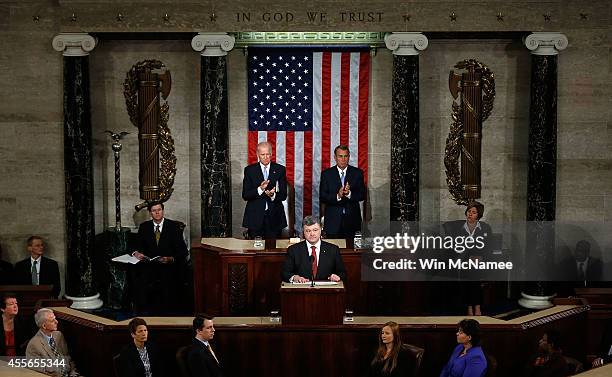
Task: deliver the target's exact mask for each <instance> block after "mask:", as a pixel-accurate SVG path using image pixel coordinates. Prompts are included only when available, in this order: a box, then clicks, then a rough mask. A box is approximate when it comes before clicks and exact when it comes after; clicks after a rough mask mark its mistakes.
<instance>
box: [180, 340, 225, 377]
mask: <svg viewBox="0 0 612 377" xmlns="http://www.w3.org/2000/svg"><path fill="white" fill-rule="evenodd" d="M215 355H216V356H217V359H219V355H218V354H217V353H215ZM220 362H221V360H220V359H219V363H220ZM219 363H217V360H215V357H214V356H213V355H212V353H211V352H210V351H209V350H208V348H206V345H205V344H204V343H202V342H201V341H199V340H198V339H196V338H194V339H193V342H192V344H191V349H190V350H189V355H188V356H187V365H189V371H190V373H191V376H192V377H223V369H222V368H221V365H220V364H219Z"/></svg>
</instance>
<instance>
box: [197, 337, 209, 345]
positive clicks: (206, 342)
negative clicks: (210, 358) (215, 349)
mask: <svg viewBox="0 0 612 377" xmlns="http://www.w3.org/2000/svg"><path fill="white" fill-rule="evenodd" d="M194 338H196V339H197V340H199V341H200V342H202V343H204V345H205V346H206V347H208V341H207V340H202V339H200V338H198V337H197V336H195V337H194Z"/></svg>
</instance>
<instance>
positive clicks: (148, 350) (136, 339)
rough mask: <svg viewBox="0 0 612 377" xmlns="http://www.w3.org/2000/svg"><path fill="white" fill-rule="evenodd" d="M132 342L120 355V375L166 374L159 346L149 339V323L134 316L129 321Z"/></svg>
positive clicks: (156, 376) (127, 376)
mask: <svg viewBox="0 0 612 377" xmlns="http://www.w3.org/2000/svg"><path fill="white" fill-rule="evenodd" d="M128 326H129V329H130V334H131V335H132V340H133V341H132V342H131V343H129V344H127V345H126V346H125V347H123V350H121V353H120V356H119V362H120V363H119V368H118V369H119V370H118V372H119V376H120V377H161V376H164V375H165V371H164V365H163V363H162V361H161V355H160V354H159V352H158V350H157V347H155V345H154V344H152V343H151V342H149V341H148V337H149V332H148V330H147V323H146V322H145V320H144V319H142V318H134V319H132V320H131V321H130V323H129V325H128Z"/></svg>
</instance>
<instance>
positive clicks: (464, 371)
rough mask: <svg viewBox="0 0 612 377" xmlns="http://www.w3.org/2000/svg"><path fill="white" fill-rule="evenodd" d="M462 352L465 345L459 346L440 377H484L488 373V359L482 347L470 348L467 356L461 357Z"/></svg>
mask: <svg viewBox="0 0 612 377" xmlns="http://www.w3.org/2000/svg"><path fill="white" fill-rule="evenodd" d="M462 351H463V345H462V344H458V345H457V347H455V349H454V350H453V354H452V355H451V357H450V359H449V360H448V363H447V364H446V366H445V367H444V369H442V373H440V377H483V376H484V375H485V373H487V359H486V357H485V355H484V353H483V352H482V348H480V346H478V347H472V348H470V349H469V350H468V351H467V353H466V354H465V356H460V355H461V352H462Z"/></svg>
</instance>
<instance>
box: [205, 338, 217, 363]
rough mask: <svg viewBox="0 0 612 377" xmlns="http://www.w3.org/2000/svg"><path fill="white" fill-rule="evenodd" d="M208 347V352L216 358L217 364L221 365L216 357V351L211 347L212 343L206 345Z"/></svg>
mask: <svg viewBox="0 0 612 377" xmlns="http://www.w3.org/2000/svg"><path fill="white" fill-rule="evenodd" d="M206 347H208V350H209V351H210V353H211V354H212V355H213V357H214V358H215V361H216V362H217V364H219V359H217V355H215V351H213V349H212V347H211V346H210V343H209V344H207V345H206Z"/></svg>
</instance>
